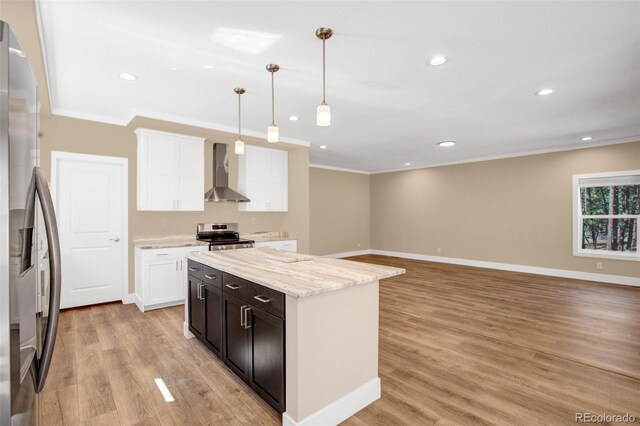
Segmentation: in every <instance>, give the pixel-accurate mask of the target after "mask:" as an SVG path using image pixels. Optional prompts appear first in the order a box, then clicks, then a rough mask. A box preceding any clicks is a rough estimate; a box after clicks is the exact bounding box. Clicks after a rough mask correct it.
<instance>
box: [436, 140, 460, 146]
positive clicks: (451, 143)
mask: <svg viewBox="0 0 640 426" xmlns="http://www.w3.org/2000/svg"><path fill="white" fill-rule="evenodd" d="M455 144H456V141H442V142H438V143H437V145H438V146H442V147H445V148H446V147H448V146H454V145H455Z"/></svg>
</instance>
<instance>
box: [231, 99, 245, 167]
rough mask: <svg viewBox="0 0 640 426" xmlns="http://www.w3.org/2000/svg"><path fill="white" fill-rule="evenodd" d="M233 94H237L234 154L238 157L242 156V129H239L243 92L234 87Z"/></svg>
mask: <svg viewBox="0 0 640 426" xmlns="http://www.w3.org/2000/svg"><path fill="white" fill-rule="evenodd" d="M233 91H234V92H236V93H237V94H238V140H237V141H236V143H235V153H236V154H238V155H243V154H244V142H242V127H241V121H240V120H241V117H242V111H241V110H240V96H242V94H243V93H244V92H245V90H244V89H243V88H242V87H236V88H235V89H233Z"/></svg>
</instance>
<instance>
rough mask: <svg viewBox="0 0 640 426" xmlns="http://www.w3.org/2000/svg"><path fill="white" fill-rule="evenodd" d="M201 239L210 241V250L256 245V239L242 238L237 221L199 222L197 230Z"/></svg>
mask: <svg viewBox="0 0 640 426" xmlns="http://www.w3.org/2000/svg"><path fill="white" fill-rule="evenodd" d="M196 238H197V239H198V240H199V241H206V242H208V243H209V251H214V250H231V249H239V248H251V247H254V245H255V241H253V240H243V239H240V233H239V232H238V224H237V223H199V224H198V228H197V231H196Z"/></svg>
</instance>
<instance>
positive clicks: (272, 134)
mask: <svg viewBox="0 0 640 426" xmlns="http://www.w3.org/2000/svg"><path fill="white" fill-rule="evenodd" d="M279 140H280V130H279V129H278V126H275V125H272V126H269V127H267V142H271V143H276V142H278V141H279Z"/></svg>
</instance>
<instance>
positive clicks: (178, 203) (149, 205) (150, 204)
mask: <svg viewBox="0 0 640 426" xmlns="http://www.w3.org/2000/svg"><path fill="white" fill-rule="evenodd" d="M136 134H137V135H138V210H161V211H173V210H181V211H203V210H204V139H203V138H196V137H193V136H184V135H177V134H174V133H165V132H159V131H156V130H148V129H137V130H136Z"/></svg>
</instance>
